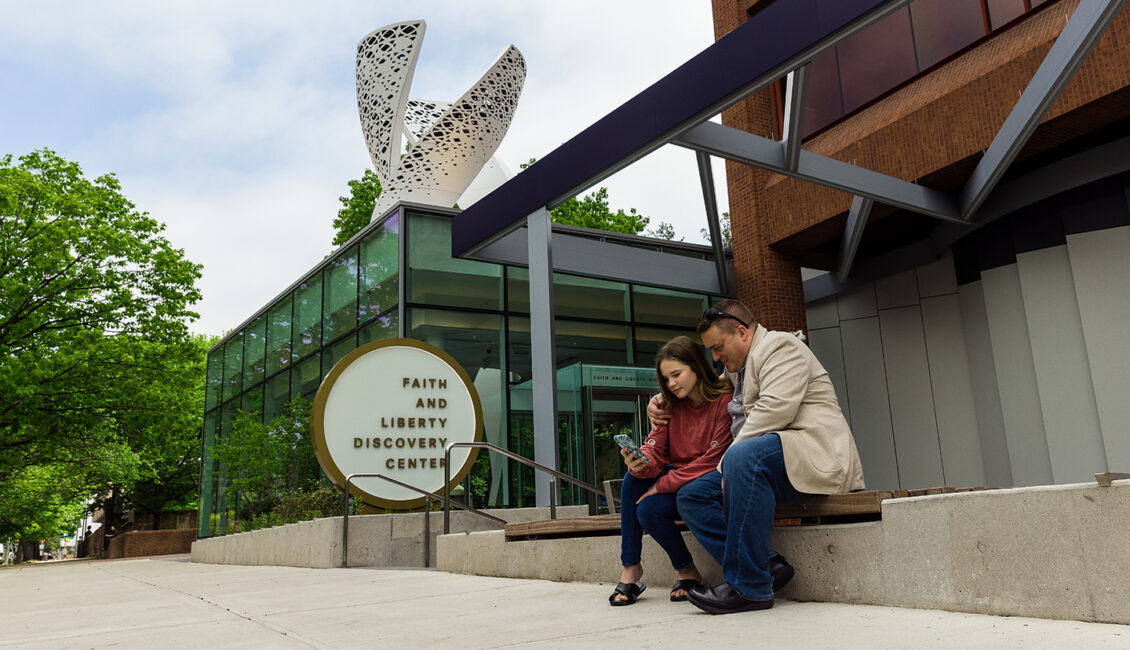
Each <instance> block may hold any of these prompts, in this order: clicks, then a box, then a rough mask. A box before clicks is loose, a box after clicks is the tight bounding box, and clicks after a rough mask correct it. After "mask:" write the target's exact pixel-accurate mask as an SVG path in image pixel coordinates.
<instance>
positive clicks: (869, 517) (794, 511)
mask: <svg viewBox="0 0 1130 650" xmlns="http://www.w3.org/2000/svg"><path fill="white" fill-rule="evenodd" d="M984 489H985V488H982V487H974V488H952V487H936V488H923V489H919V490H865V491H860V492H849V493H847V494H829V495H826V496H814V497H809V498H808V499H805V500H804V501H799V502H797V503H791V504H788V505H781V506H778V507H777V513H776V516H775V518H774V525H775V526H804V525H814V524H842V523H852V522H859V521H878V520H879V519H880V517H881V513H882V503H883V501H884V500H886V499H897V498H901V497H917V496H925V495H929V494H950V493H954V492H975V491H979V490H984ZM678 523H679V525H680V527H682V528H684V529H685V526H683V524H682V522H678ZM504 534H505V536H506V539H507V540H510V541H516V540H522V539H543V538H550V537H587V536H593V535H618V534H620V515H618V514H611V515H595V516H592V517H577V518H573V519H548V520H545V521H530V522H526V523H521V524H507V525H506V528H505V533H504Z"/></svg>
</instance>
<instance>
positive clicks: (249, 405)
mask: <svg viewBox="0 0 1130 650" xmlns="http://www.w3.org/2000/svg"><path fill="white" fill-rule="evenodd" d="M241 402H242V404H241V405H240V407H239V408H240V409H241V410H242V411H243V412H245V413H249V414H252V415H257V416H259V417H262V416H263V387H262V386H259V387H258V388H252V389H251V390H249V391H247V392H245V393H244V394H243V399H242V400H241Z"/></svg>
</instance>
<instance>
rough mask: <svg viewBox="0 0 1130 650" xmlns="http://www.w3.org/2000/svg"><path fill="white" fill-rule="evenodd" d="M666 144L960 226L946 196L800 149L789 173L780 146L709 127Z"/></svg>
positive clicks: (708, 124) (700, 127) (710, 124)
mask: <svg viewBox="0 0 1130 650" xmlns="http://www.w3.org/2000/svg"><path fill="white" fill-rule="evenodd" d="M671 142H672V144H677V145H679V146H682V147H687V148H688V149H694V150H695V151H703V152H706V153H709V154H712V155H715V156H718V157H719V158H725V159H727V160H733V161H736V162H741V163H745V164H747V165H753V166H755V167H761V168H763V169H768V170H769V171H772V172H776V173H778V174H784V175H785V176H791V177H793V178H799V179H801V180H804V181H809V182H811V183H816V184H817V185H823V186H824V187H830V188H833V189H836V190H840V191H841V192H847V193H848V194H854V195H855V196H863V197H867V198H869V199H873V200H875V201H878V202H879V203H883V204H886V205H890V206H894V207H898V208H902V209H904V210H911V211H913V212H917V213H920V214H924V215H927V216H930V217H935V218H937V219H942V220H943V221H953V222H956V223H964V222H963V221H962V220H961V217H960V216H959V214H958V209H957V201H956V200H955V199H954V197H952V196H950V195H949V194H946V193H945V192H940V191H938V190H933V189H930V188H928V187H923V186H921V185H918V184H916V183H908V182H907V181H903V180H899V179H897V178H892V177H890V176H887V175H885V174H881V173H879V172H875V171H871V170H869V169H864V168H863V167H857V166H855V165H852V164H849V163H845V162H840V161H839V160H835V159H833V158H828V157H826V156H821V155H820V154H815V153H812V152H810V151H804V150H800V151H799V163H798V165H797V168H796V169H795V170H793V169H789V168H788V167H787V165H786V162H785V150H784V148H783V147H782V146H781V143H780V142H776V141H774V140H769V139H768V138H762V137H760V136H756V135H753V134H752V133H746V132H745V131H740V130H738V129H734V128H731V127H728V126H723V125H721V124H716V123H714V122H704V123H702V124H700V125H698V126H696V127H695V128H693V129H691V130H690V131H688V132H686V133H684V134H683V135H681V136H679V137H678V138H675V139H674V140H672V141H671Z"/></svg>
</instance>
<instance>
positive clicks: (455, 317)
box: [406, 309, 509, 506]
mask: <svg viewBox="0 0 1130 650" xmlns="http://www.w3.org/2000/svg"><path fill="white" fill-rule="evenodd" d="M409 318H410V320H409V322H408V328H407V329H406V333H407V335H408V336H409V337H412V338H415V339H419V340H421V341H427V342H428V343H431V344H432V345H434V346H436V347H438V348H439V349H441V350H443V351H444V352H447V353H448V354H450V355H451V356H452V357H454V358H455V360H456V361H458V362H459V364H460V365H462V366H463V368H464V370H466V371H467V374H468V375H469V376H470V377H471V381H472V382H474V384H475V390H476V391H477V392H478V393H479V400H480V401H481V402H482V406H483V426H484V439H485V440H486V441H487V442H490V443H493V444H496V445H499V446H500V447H503V448H507V436H506V430H505V429H504V426H503V423H504V422H505V420H504V418H503V416H504V415H505V413H506V403H505V401H504V399H503V395H504V392H505V390H506V381H505V375H506V369H505V367H504V365H503V361H504V359H503V351H504V350H505V341H504V338H503V331H502V317H501V316H498V315H495V314H473V313H466V312H450V311H444V310H439V309H413V310H411V311H410V312H409ZM490 456H491V455H490V454H488V453H486V452H483V453H480V454H479V456H478V458H477V459H476V461H475V464H474V466H473V467H472V469H471V473H470V474H469V477H468V485H469V495H470V499H469V502H470V503H471V504H473V505H475V506H482V505H485V504H487V503H499V502H504V501H505V499H508V497H504V495H505V494H506V492H507V487H506V486H507V480H506V475H507V472H508V471H509V470H508V468H507V463H506V461H505V460H504V459H503V458H497V459H491V458H490ZM492 460H495V461H496V462H494V463H492Z"/></svg>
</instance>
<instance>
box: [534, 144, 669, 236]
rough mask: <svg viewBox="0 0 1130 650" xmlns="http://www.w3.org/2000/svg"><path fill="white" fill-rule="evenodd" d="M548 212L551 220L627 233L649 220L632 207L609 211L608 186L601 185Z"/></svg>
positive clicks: (563, 223)
mask: <svg viewBox="0 0 1130 650" xmlns="http://www.w3.org/2000/svg"><path fill="white" fill-rule="evenodd" d="M536 162H537V159H535V158H530V161H529V162H527V163H523V164H522V165H520V167H521V168H522V169H525V168H527V167H529V166H530V165H533V164H534V163H536ZM549 216H550V220H552V221H553V223H559V224H562V225H566V226H580V227H582V228H592V229H594V230H604V231H607V232H623V233H628V234H629V235H638V234H640V233H641V232H643V230H644V228H647V224H648V222H649V221H650V219H648V218H647V217H645V216H643V215H642V214H639V213H637V212H636V209H635V208H631V209H629V210H628V212H624V211H623V210H617V211H616V212H612V210H611V208H609V207H608V188H607V187H601V188H599V189H597V190H596V192H593V193H592V194H586V195H585V196H583V197H581V198H580V199H578V198H577V197H573V198H571V199H569V200H568V201H565V202H564V203H562V204H561V205H559V206H557V207H556V208H554V209H553V210H551V211H550V213H549Z"/></svg>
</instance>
